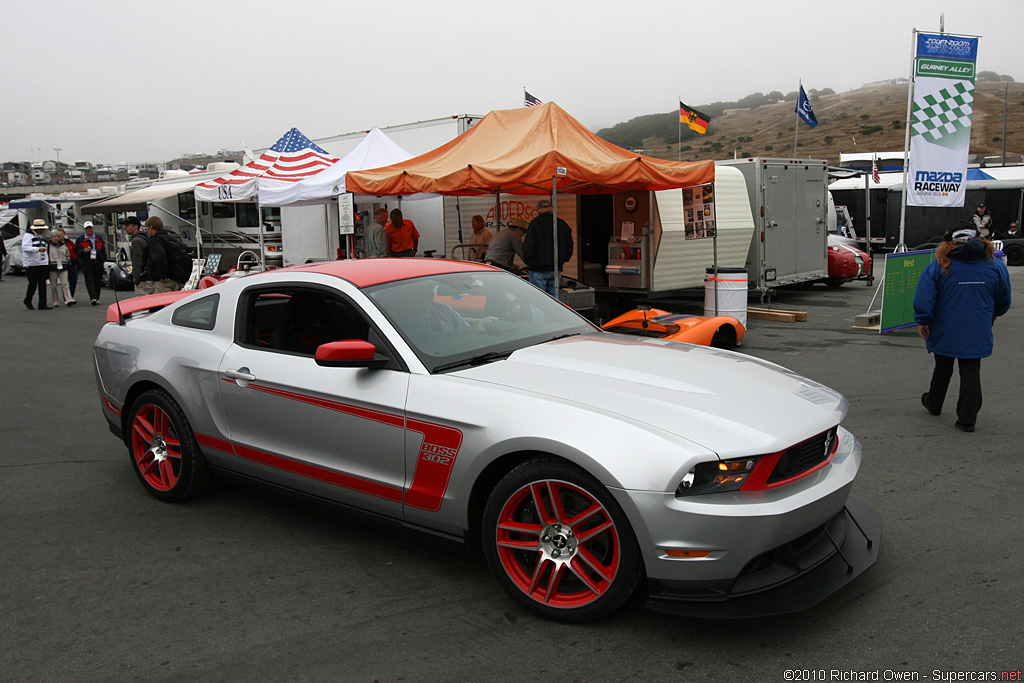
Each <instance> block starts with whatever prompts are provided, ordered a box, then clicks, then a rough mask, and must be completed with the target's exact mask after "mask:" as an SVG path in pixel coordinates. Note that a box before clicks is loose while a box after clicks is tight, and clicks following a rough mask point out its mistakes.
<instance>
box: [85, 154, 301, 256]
mask: <svg viewBox="0 0 1024 683" xmlns="http://www.w3.org/2000/svg"><path fill="white" fill-rule="evenodd" d="M234 168H237V164H233V163H231V164H222V163H218V164H211V165H210V167H208V169H207V170H206V171H204V172H202V173H188V172H187V171H177V170H170V171H164V172H163V173H162V174H161V176H162V177H161V178H160V179H159V180H156V181H147V180H144V179H140V180H138V181H136V182H134V183H133V184H132V187H131V189H130V191H128V192H123V193H122V194H120V195H118V196H116V197H112V198H110V199H107V200H104V201H101V202H96V203H95V204H94V205H92V206H87V207H85V209H86V210H87V211H91V212H97V213H102V214H105V215H107V216H108V219H107V220H108V222H111V223H116V219H118V218H123V217H125V216H128V215H134V216H136V217H138V218H139V219H140V220H142V221H145V219H146V218H148V217H149V216H159V217H160V219H161V220H162V221H163V223H164V225H165V226H166V227H167V228H168V229H169V230H173V231H174V232H177V233H179V234H180V235H181V236H182V238H183V239H184V240H185V241H186V242H187V243H188V244H190V245H195V247H196V249H197V250H198V251H200V252H202V253H203V254H206V253H209V252H217V253H219V254H221V256H222V258H221V267H222V268H225V269H226V268H228V267H230V266H231V265H233V264H234V263H235V260H236V259H237V257H238V255H239V254H240V253H241V252H242V251H246V250H251V251H253V252H255V253H257V254H259V253H260V245H261V244H262V246H263V254H262V259H263V261H264V263H266V264H267V265H269V266H280V265H281V258H280V254H281V237H280V234H281V219H280V212H279V210H277V209H270V208H262V209H261V207H259V205H258V204H256V202H237V203H222V202H197V201H196V199H195V194H194V192H193V191H194V188H195V186H196V185H197V184H199V183H201V182H203V181H204V180H210V179H212V178H216V177H218V176H220V175H223V174H224V173H226V172H228V171H230V170H232V169H234ZM116 242H117V243H118V244H119V246H121V247H123V246H124V245H125V244H126V243H127V240H126V236H125V235H124V234H123V231H120V230H119V231H118V237H117V239H116Z"/></svg>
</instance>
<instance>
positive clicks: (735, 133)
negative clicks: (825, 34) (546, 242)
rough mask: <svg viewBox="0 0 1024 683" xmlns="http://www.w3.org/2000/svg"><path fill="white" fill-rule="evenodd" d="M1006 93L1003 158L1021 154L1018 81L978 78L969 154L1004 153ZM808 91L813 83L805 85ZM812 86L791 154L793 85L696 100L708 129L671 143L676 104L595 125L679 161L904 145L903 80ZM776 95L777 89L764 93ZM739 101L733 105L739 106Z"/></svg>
mask: <svg viewBox="0 0 1024 683" xmlns="http://www.w3.org/2000/svg"><path fill="white" fill-rule="evenodd" d="M1007 86H1008V87H1009V94H1008V98H1007V123H1006V130H1007V132H1008V134H1007V145H1006V153H1007V161H1010V160H1014V161H1018V160H1020V159H1021V155H1024V83H1017V82H997V81H991V80H978V82H977V83H976V85H975V88H976V89H975V110H974V118H973V123H972V130H971V154H972V155H974V156H975V157H976V158H977V159H978V160H980V159H982V158H983V157H991V156H1000V155H1001V154H1002V144H1003V143H1002V135H1003V93H1004V91H1005V89H1006V88H1007ZM810 92H814V91H810ZM822 92H823V93H830V94H816V95H815V94H812V95H811V106H812V107H813V108H814V113H815V115H816V116H817V118H818V126H817V127H816V128H813V129H812V128H809V127H808V126H807V125H806V124H805V123H803V122H801V123H800V134H799V138H798V140H799V142H798V148H797V153H796V154H795V155H794V154H793V131H794V126H795V123H796V114H795V113H794V111H793V110H794V107H795V99H796V96H795V93H790V94H789V95H787V96H785V97H786V98H787V101H784V102H775V103H773V104H754V105H752V106H742V105H744V104H745V102H750V101H754V102H756V101H759V100H761V101H763V100H764V99H766V98H767V97H768V96H764V95H761V94H760V93H757V94H756V95H760V97H755V96H753V95H752V96H748V97H746V98H744V99H743V100H740V101H739V102H735V103H712V104H710V105H703V106H700V105H694V106H696V108H697V109H699V110H700V111H702V112H704V113H705V114H707V115H708V116H711V125H710V126H709V127H708V132H707V134H706V135H698V134H696V133H693V132H692V131H690V130H689V129H688V128H687V127H686V126H683V141H682V145H681V146H680V145H679V144H678V143H677V132H676V131H677V125H678V124H677V122H678V120H679V118H678V112H675V111H672V112H667V113H664V114H648V115H645V116H639V117H637V118H634V119H631V120H630V121H628V122H624V123H620V124H616V125H615V126H612V127H611V128H605V129H602V130H599V131H597V134H598V135H599V136H601V137H602V138H604V139H606V140H609V141H610V142H614V143H615V144H617V145H621V146H623V147H627V148H630V149H638V148H639V149H642V150H643V153H644V154H647V155H649V156H653V157H658V158H660V159H672V160H675V159H677V158H679V159H681V160H682V161H698V160H701V159H724V158H731V157H732V156H733V154H734V153H735V155H736V156H739V157H750V156H766V157H790V156H796V157H797V158H804V159H827V160H828V161H829V162H831V163H833V164H837V163H839V154H840V152H844V153H851V152H857V151H863V152H872V151H883V150H884V151H892V150H901V149H903V142H904V135H905V128H904V119H905V118H906V114H907V85H906V84H905V83H904V84H899V85H882V86H875V87H863V88H859V89H857V90H851V91H848V92H843V93H832V91H831V90H829V89H825V90H823V91H822ZM770 95H779V93H770ZM737 105H739V106H737Z"/></svg>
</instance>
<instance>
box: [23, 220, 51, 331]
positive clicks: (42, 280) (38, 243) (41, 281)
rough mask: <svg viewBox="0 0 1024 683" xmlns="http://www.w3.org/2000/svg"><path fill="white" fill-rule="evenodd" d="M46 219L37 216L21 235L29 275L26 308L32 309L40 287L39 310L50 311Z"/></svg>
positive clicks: (24, 264)
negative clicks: (34, 297)
mask: <svg viewBox="0 0 1024 683" xmlns="http://www.w3.org/2000/svg"><path fill="white" fill-rule="evenodd" d="M45 230H46V221H44V220H43V219H42V218H37V219H35V220H34V221H32V226H31V230H29V231H28V232H26V233H25V234H24V235H22V236H21V263H22V265H23V266H25V273H26V274H27V275H28V293H26V294H25V308H27V309H28V310H30V311H32V310H35V307H34V306H33V305H32V296H33V295H34V294H35V293H36V289H37V288H38V289H39V310H40V311H48V310H50V307H49V306H47V305H46V283H47V281H48V280H49V279H50V257H49V256H48V255H47V254H48V252H49V246H48V245H47V244H46V240H45V239H44V238H43V232H44V231H45Z"/></svg>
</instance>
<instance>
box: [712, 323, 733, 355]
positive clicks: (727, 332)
mask: <svg viewBox="0 0 1024 683" xmlns="http://www.w3.org/2000/svg"><path fill="white" fill-rule="evenodd" d="M736 337H737V334H736V328H734V327H733V326H732V325H722V326H721V327H719V328H718V330H716V331H715V336H714V337H712V338H711V346H713V347H715V348H716V349H731V348H732V347H734V346H736Z"/></svg>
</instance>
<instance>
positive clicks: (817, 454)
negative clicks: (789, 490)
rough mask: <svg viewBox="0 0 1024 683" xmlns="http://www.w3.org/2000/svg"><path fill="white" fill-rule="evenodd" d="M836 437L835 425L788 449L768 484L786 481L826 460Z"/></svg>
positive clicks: (777, 464) (776, 465) (769, 478)
mask: <svg viewBox="0 0 1024 683" xmlns="http://www.w3.org/2000/svg"><path fill="white" fill-rule="evenodd" d="M835 439H836V427H833V428H832V429H830V430H828V431H827V432H822V433H821V434H818V435H817V436H815V437H812V438H810V439H808V440H807V441H804V442H802V443H798V444H797V445H795V446H793V447H792V448H789V449H788V450H786V452H784V453H783V454H782V457H780V458H779V461H778V462H777V463H776V464H775V469H773V470H772V473H771V475H770V476H769V477H768V484H769V485H770V484H775V483H777V482H780V481H785V480H786V479H790V478H792V477H795V476H797V475H799V474H800V473H802V472H806V471H807V470H809V469H811V468H813V467H815V466H816V465H819V464H821V463H822V462H824V461H825V460H826V459H827V458H828V456H829V455H831V454H832V447H833V445H834V444H835Z"/></svg>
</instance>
